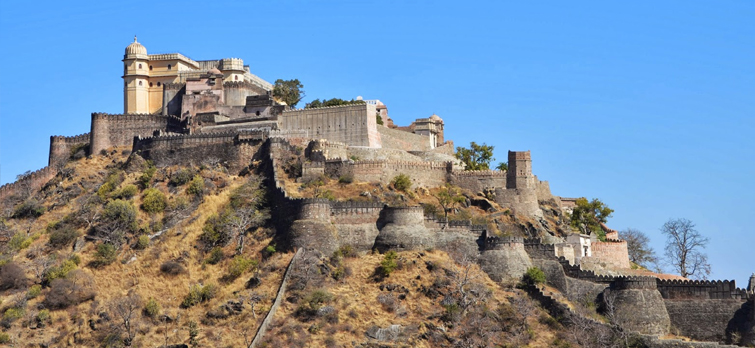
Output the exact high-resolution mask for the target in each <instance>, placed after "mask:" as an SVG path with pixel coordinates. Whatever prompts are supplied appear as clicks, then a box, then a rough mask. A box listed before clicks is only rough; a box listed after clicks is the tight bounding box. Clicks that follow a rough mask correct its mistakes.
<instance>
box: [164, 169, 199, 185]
mask: <svg viewBox="0 0 755 348" xmlns="http://www.w3.org/2000/svg"><path fill="white" fill-rule="evenodd" d="M193 177H194V173H193V172H192V171H191V170H189V169H186V168H183V169H181V170H179V171H177V172H175V173H173V175H171V176H170V181H169V182H168V184H169V185H171V186H183V185H186V183H188V182H189V181H191V179H192V178H193Z"/></svg>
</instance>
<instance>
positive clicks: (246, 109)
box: [0, 38, 755, 342]
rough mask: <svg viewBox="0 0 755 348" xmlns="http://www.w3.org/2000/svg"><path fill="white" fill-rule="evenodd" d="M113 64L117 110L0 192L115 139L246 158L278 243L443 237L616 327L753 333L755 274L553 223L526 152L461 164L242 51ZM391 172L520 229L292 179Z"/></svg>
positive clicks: (137, 147) (430, 242)
mask: <svg viewBox="0 0 755 348" xmlns="http://www.w3.org/2000/svg"><path fill="white" fill-rule="evenodd" d="M123 69H124V70H123V71H124V72H123V76H122V78H123V83H124V87H123V89H124V103H123V105H124V107H123V108H124V112H123V113H122V114H109V113H100V112H95V113H92V114H91V127H90V130H89V132H88V133H84V134H81V135H76V136H52V137H50V153H49V162H48V166H47V167H45V168H42V169H40V170H38V171H36V172H33V173H31V174H29V175H26V176H25V177H23V178H22V179H20V180H19V181H18V182H16V183H12V184H8V185H5V186H3V187H2V188H0V199H8V198H10V197H13V196H14V195H18V194H19V191H20V190H21V189H22V188H23V189H27V188H32V189H34V190H39V189H40V188H42V187H43V186H44V185H45V184H46V183H48V182H49V181H50V180H52V179H53V178H55V177H56V175H58V174H59V173H60V171H61V169H62V168H64V167H65V166H66V164H67V163H69V162H70V161H71V160H72V156H73V155H75V154H76V153H79V152H80V151H85V152H86V155H87V156H94V157H96V156H103V155H105V154H107V153H109V152H111V151H116V150H117V151H126V152H129V153H130V154H131V156H138V157H140V158H141V159H144V160H149V161H151V163H153V164H154V165H155V166H157V167H158V168H160V167H169V166H174V165H183V166H201V165H220V166H222V167H224V168H226V169H227V170H228V172H230V173H234V174H240V173H245V172H248V171H249V169H250V167H251V166H252V164H254V166H256V168H258V169H259V171H260V172H261V173H263V174H264V175H265V177H266V178H267V180H268V185H267V187H268V189H269V191H270V192H269V195H270V198H271V199H270V201H271V204H272V209H271V211H272V214H273V220H274V224H275V227H276V231H277V236H276V240H277V241H279V245H281V246H285V247H287V248H291V249H293V248H297V249H298V248H312V249H316V250H319V251H321V252H323V253H325V254H330V253H333V252H334V251H336V250H338V249H339V248H341V247H343V246H347V245H348V246H350V247H353V248H355V250H357V251H359V252H369V251H371V250H378V251H380V252H385V251H391V250H393V251H396V250H399V251H400V250H426V249H434V248H437V249H442V250H447V249H453V250H455V251H457V252H461V253H463V254H464V255H465V256H466V257H468V258H469V259H472V260H475V262H477V263H478V264H479V265H480V267H481V268H482V269H483V270H484V271H485V272H486V273H488V274H489V275H490V277H491V278H492V279H494V280H496V281H498V282H502V283H507V282H515V281H517V280H518V279H520V278H521V277H522V275H523V274H524V273H525V272H526V271H527V269H529V268H531V267H533V266H537V267H539V268H540V269H542V270H543V271H544V272H545V274H546V276H547V282H548V284H549V285H551V286H552V287H554V288H555V289H558V290H559V291H560V292H562V293H563V294H565V295H566V296H567V297H570V298H577V297H580V296H587V297H589V298H590V299H591V300H595V301H597V300H598V299H603V298H606V296H608V294H611V296H612V297H611V298H612V299H613V302H612V305H614V306H615V310H616V313H617V315H619V316H622V317H621V318H620V321H621V323H622V327H624V328H625V329H626V330H629V331H634V332H639V333H642V334H650V335H661V336H662V335H666V334H668V333H670V332H671V331H672V329H673V330H675V332H676V333H679V334H681V335H684V336H688V337H691V338H694V339H698V340H707V341H724V340H727V339H729V340H731V337H732V336H733V335H736V337H744V339H743V341H742V342H744V340H746V339H753V338H751V337H753V331H752V330H753V329H752V327H753V322H755V311H754V310H753V287H754V286H755V285H753V284H750V285H749V288H748V289H740V288H737V287H736V284H735V283H734V281H691V280H687V279H676V278H675V277H672V276H668V275H660V274H655V273H652V272H649V271H644V270H635V269H632V267H631V265H630V262H629V258H628V252H627V243H626V241H623V240H620V239H619V237H618V233H617V232H616V231H613V230H611V229H609V228H608V227H605V226H603V227H604V230H605V231H604V232H605V233H606V238H605V239H603V240H600V239H598V238H597V236H596V235H586V234H580V233H578V232H574V231H572V229H571V228H570V227H569V226H568V224H566V223H564V221H565V220H564V219H563V217H564V216H567V215H568V213H569V212H570V210H571V209H572V208H573V207H574V202H575V200H574V199H572V198H564V197H560V196H557V195H554V194H552V193H551V190H550V186H549V184H548V182H547V181H541V180H539V179H538V177H537V176H536V175H534V174H533V157H532V154H531V153H530V151H509V152H508V170H507V171H497V170H485V171H468V170H465V168H464V165H463V164H462V163H461V162H459V161H458V160H457V159H456V158H455V157H454V145H453V142H452V141H451V140H448V139H447V138H446V137H445V135H444V131H445V127H446V126H447V125H446V124H445V122H444V121H443V119H441V117H439V116H438V115H431V116H428V117H420V118H416V119H415V121H413V122H412V123H411V124H409V125H406V126H397V125H395V124H394V123H393V120H391V119H390V117H389V116H388V109H387V106H386V105H384V104H383V103H381V102H379V101H377V100H365V101H363V102H362V103H356V104H352V105H344V106H335V107H323V108H305V109H294V108H292V107H290V106H288V105H285V104H284V103H282V102H280V101H279V100H277V99H276V98H275V97H274V95H273V93H272V90H273V85H272V84H271V83H269V82H267V81H264V80H263V79H261V78H259V77H258V76H256V75H254V74H252V72H251V70H250V67H249V66H248V65H244V61H243V60H241V59H239V58H224V59H218V60H205V61H195V60H192V59H190V58H188V57H186V56H184V55H182V54H179V53H171V54H148V53H147V49H146V48H145V47H144V46H143V45H142V44H140V43H139V42H137V41H136V38H135V39H134V42H133V43H131V44H130V45H128V47H126V49H125V54H124V56H123ZM377 115H380V116H381V118H382V119H384V120H385V121H386V122H385V125H382V124H378V122H377V117H376V116H377ZM449 126H450V125H449ZM400 174H403V175H406V176H408V177H409V178H410V180H411V182H412V186H413V187H416V188H423V189H434V188H438V187H443V186H445V185H447V184H451V185H454V186H456V187H459V188H460V189H461V190H463V191H464V192H470V193H471V194H472V195H473V196H474V197H468V198H467V202H465V204H468V205H476V206H480V207H483V209H485V210H486V211H487V212H488V213H490V217H491V218H496V217H504V216H506V217H509V216H512V217H513V218H515V219H517V221H518V223H519V225H521V226H523V227H521V231H519V232H521V233H517V234H516V235H513V234H511V233H506V231H503V232H501V231H495V230H494V229H493V228H491V227H490V226H489V225H483V224H474V223H472V222H471V221H445V220H442V219H438V218H437V217H435V216H428V215H427V214H426V213H425V211H424V209H423V207H422V206H412V205H402V204H395V203H396V201H394V202H385V201H381V200H377V199H372V200H371V199H362V200H333V199H326V198H323V197H317V196H306V195H304V194H302V193H301V192H294V191H293V190H291V189H290V188H291V187H293V185H301V184H302V183H308V182H312V181H313V180H317V179H318V178H320V177H328V178H335V179H337V178H342V177H348V178H350V179H351V180H353V181H356V182H368V183H374V184H376V185H382V186H387V185H390V183H391V182H392V180H394V178H395V177H396V176H397V175H400ZM369 194H370V193H369V192H366V193H365V194H364V196H369ZM400 199H401V197H399V198H397V200H398V201H400ZM677 278H678V277H677ZM538 296H540V297H541V300H543V301H545V302H548V301H551V300H552V299H550V297H549V295H546V294H545V293H539V295H538ZM556 307H557V306H556ZM554 310H556V311H558V310H561V311H567V312H568V309H564V308H555V309H554Z"/></svg>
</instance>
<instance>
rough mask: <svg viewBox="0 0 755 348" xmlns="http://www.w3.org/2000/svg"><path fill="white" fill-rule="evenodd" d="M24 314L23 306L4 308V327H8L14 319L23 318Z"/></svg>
mask: <svg viewBox="0 0 755 348" xmlns="http://www.w3.org/2000/svg"><path fill="white" fill-rule="evenodd" d="M23 316H24V309H23V308H16V307H11V308H8V309H6V310H5V313H3V320H2V324H3V326H4V327H6V328H9V327H10V326H11V325H12V324H13V322H14V321H16V320H18V319H21V318H23Z"/></svg>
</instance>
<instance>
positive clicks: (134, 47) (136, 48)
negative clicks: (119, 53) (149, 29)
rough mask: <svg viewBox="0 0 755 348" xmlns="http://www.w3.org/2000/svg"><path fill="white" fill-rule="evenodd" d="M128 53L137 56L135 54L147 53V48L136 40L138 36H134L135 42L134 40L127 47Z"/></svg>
mask: <svg viewBox="0 0 755 348" xmlns="http://www.w3.org/2000/svg"><path fill="white" fill-rule="evenodd" d="M126 55H127V56H135V55H145V56H146V55H147V48H146V47H144V46H143V45H142V44H140V43H138V42H136V36H134V42H132V43H131V44H130V45H128V47H126Z"/></svg>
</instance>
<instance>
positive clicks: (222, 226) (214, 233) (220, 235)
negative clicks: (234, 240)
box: [199, 210, 232, 249]
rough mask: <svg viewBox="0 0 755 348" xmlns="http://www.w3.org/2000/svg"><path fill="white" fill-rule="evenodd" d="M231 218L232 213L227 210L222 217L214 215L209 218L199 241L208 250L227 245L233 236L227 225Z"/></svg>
mask: <svg viewBox="0 0 755 348" xmlns="http://www.w3.org/2000/svg"><path fill="white" fill-rule="evenodd" d="M231 216H232V215H231V214H230V212H229V211H227V210H226V211H224V212H223V214H222V215H218V214H212V215H210V217H209V218H207V221H205V224H204V226H202V234H201V235H199V240H200V241H201V242H202V243H203V244H204V245H205V247H206V248H208V249H209V248H211V247H215V246H219V245H225V244H226V243H228V242H229V241H230V237H231V236H230V233H229V231H228V229H227V226H226V225H227V222H228V221H229V220H230V219H231Z"/></svg>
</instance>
